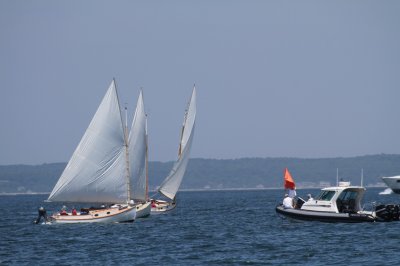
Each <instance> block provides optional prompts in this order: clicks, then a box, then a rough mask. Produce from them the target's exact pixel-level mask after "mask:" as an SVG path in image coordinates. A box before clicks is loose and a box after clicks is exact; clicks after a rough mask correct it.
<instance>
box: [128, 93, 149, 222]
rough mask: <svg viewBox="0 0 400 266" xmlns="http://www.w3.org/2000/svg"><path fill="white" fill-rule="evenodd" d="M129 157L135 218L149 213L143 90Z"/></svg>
mask: <svg viewBox="0 0 400 266" xmlns="http://www.w3.org/2000/svg"><path fill="white" fill-rule="evenodd" d="M129 157H130V158H132V160H130V163H131V165H130V169H131V177H132V182H131V192H132V200H134V202H135V208H136V218H144V217H147V216H149V215H150V211H151V205H150V200H149V196H148V192H149V182H148V134H147V117H146V113H145V110H144V101H143V92H142V91H140V94H139V98H138V101H137V104H136V111H135V116H134V118H133V121H132V126H131V131H130V134H129Z"/></svg>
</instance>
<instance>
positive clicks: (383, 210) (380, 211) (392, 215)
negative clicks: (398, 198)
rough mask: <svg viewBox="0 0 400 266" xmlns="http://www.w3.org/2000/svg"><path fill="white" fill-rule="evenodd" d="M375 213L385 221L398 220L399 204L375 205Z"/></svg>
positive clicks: (399, 214)
mask: <svg viewBox="0 0 400 266" xmlns="http://www.w3.org/2000/svg"><path fill="white" fill-rule="evenodd" d="M375 214H376V216H377V217H379V218H381V219H382V220H384V221H385V222H390V221H398V220H399V217H400V208H399V205H394V204H388V205H383V204H382V205H378V206H376V207H375Z"/></svg>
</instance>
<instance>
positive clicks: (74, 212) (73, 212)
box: [71, 207, 77, 215]
mask: <svg viewBox="0 0 400 266" xmlns="http://www.w3.org/2000/svg"><path fill="white" fill-rule="evenodd" d="M71 212H72V215H77V212H76V209H75V207H74V208H72V211H71Z"/></svg>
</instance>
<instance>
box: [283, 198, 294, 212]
mask: <svg viewBox="0 0 400 266" xmlns="http://www.w3.org/2000/svg"><path fill="white" fill-rule="evenodd" d="M283 207H284V208H285V209H293V199H292V198H291V197H289V196H287V197H286V198H284V199H283Z"/></svg>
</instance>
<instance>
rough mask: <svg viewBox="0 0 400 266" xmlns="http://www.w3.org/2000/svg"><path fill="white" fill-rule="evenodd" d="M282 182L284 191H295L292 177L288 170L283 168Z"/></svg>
mask: <svg viewBox="0 0 400 266" xmlns="http://www.w3.org/2000/svg"><path fill="white" fill-rule="evenodd" d="M284 180H285V184H284V186H285V189H292V190H295V189H296V184H295V183H294V181H293V178H292V176H291V175H290V173H289V170H288V169H287V168H285V173H284Z"/></svg>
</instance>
